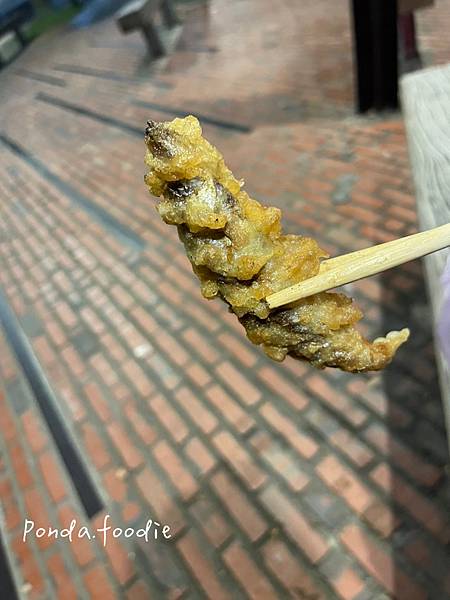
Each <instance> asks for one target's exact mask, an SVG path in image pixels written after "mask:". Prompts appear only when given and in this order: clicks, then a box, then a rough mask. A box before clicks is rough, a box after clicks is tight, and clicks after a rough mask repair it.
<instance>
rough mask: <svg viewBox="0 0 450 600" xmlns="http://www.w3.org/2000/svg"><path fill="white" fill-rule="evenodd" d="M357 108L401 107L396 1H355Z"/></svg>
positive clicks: (360, 109) (361, 110)
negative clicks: (399, 97) (399, 105)
mask: <svg viewBox="0 0 450 600" xmlns="http://www.w3.org/2000/svg"><path fill="white" fill-rule="evenodd" d="M352 12H353V32H354V54H355V63H356V65H355V66H356V69H355V71H356V91H357V108H358V111H359V112H366V111H368V110H371V109H374V110H384V109H387V108H397V107H398V36H397V1H396V0H352Z"/></svg>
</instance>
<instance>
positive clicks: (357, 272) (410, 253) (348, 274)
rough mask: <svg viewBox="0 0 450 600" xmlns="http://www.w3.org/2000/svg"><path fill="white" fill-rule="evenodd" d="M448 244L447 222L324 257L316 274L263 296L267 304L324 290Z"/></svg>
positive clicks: (448, 231)
mask: <svg viewBox="0 0 450 600" xmlns="http://www.w3.org/2000/svg"><path fill="white" fill-rule="evenodd" d="M447 246H450V223H447V225H441V226H440V227H435V228H434V229H430V230H428V231H422V232H420V233H415V234H414V235H409V236H407V237H403V238H400V239H398V240H393V241H392V242H386V243H384V244H378V245H377V246H371V247H370V248H364V250H357V251H356V252H350V253H349V254H343V255H342V256H337V257H336V258H330V259H329V260H325V261H323V262H322V263H321V265H320V270H319V273H318V274H317V275H315V276H314V277H311V278H309V279H305V280H304V281H301V282H300V283H296V284H295V285H292V286H290V287H288V288H285V289H284V290H281V291H279V292H275V294H270V296H267V298H266V301H267V303H268V305H269V307H270V308H276V307H278V306H283V305H284V304H289V303H290V302H294V301H295V300H300V299H301V298H306V297H308V296H312V295H313V294H318V293H319V292H325V291H326V290H331V289H332V288H335V287H338V286H340V285H345V284H346V283H351V282H352V281H358V279H363V278H364V277H370V276H371V275H375V274H376V273H381V272H382V271H387V270H388V269H392V267H397V266H398V265H401V264H403V263H405V262H408V261H410V260H414V259H415V258H420V257H421V256H426V255H427V254H430V253H431V252H436V251H437V250H442V249H443V248H446V247H447Z"/></svg>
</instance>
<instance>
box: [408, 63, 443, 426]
mask: <svg viewBox="0 0 450 600" xmlns="http://www.w3.org/2000/svg"><path fill="white" fill-rule="evenodd" d="M401 98H402V104H403V110H404V117H405V124H406V131H407V136H408V145H409V153H410V159H411V167H412V172H413V177H414V183H415V188H416V203H417V213H418V216H419V224H420V228H421V229H430V228H431V227H436V226H438V225H443V224H445V223H449V222H450V118H449V114H450V65H447V66H444V67H435V68H430V69H426V70H423V71H417V72H415V73H411V74H409V75H405V76H404V77H403V78H402V80H401ZM449 254H450V252H449V250H448V249H447V250H442V251H441V252H435V253H434V254H431V255H430V256H427V257H426V258H425V268H426V278H427V284H428V291H429V296H430V301H431V305H432V310H433V317H434V324H436V320H437V318H438V315H439V311H440V308H441V303H442V287H441V284H440V278H441V275H442V272H443V270H444V266H445V263H446V260H447V258H448V256H449ZM436 359H437V364H438V370H439V380H440V385H441V392H442V399H443V402H444V407H445V412H446V418H447V427H448V432H449V434H450V368H449V365H448V364H447V361H446V360H445V358H444V357H443V356H442V354H441V352H440V349H439V345H438V344H436Z"/></svg>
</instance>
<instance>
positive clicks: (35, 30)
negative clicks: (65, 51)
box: [24, 0, 81, 41]
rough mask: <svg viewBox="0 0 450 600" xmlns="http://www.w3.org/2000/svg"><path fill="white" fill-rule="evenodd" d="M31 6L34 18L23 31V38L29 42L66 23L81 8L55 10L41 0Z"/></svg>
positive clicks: (76, 6) (74, 6)
mask: <svg viewBox="0 0 450 600" xmlns="http://www.w3.org/2000/svg"><path fill="white" fill-rule="evenodd" d="M33 5H34V8H35V11H36V14H35V17H34V19H33V20H32V21H31V22H30V23H29V25H28V26H27V27H26V28H25V31H24V35H25V37H26V38H27V39H28V40H30V41H31V40H32V39H34V38H36V37H38V36H39V35H42V34H43V33H45V32H46V31H48V30H49V29H53V28H54V27H58V26H60V25H64V24H65V23H68V22H69V21H70V20H71V19H72V18H73V17H74V16H75V15H76V14H77V13H78V12H79V10H80V8H81V6H80V5H79V4H77V5H75V4H69V6H64V7H61V8H55V7H53V6H51V5H50V4H48V3H46V2H44V1H43V0H34V2H33Z"/></svg>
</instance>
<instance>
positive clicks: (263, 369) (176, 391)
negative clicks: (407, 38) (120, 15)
mask: <svg viewBox="0 0 450 600" xmlns="http://www.w3.org/2000/svg"><path fill="white" fill-rule="evenodd" d="M347 9H348V7H347V3H346V2H343V0H342V1H341V0H339V1H336V0H321V1H319V2H317V1H315V2H312V1H310V0H304V1H302V2H294V1H293V0H285V1H283V2H282V3H280V5H279V7H277V10H276V16H275V13H274V12H273V3H271V2H269V1H268V0H259V1H258V2H257V1H256V0H245V1H235V2H226V1H225V0H217V1H213V2H212V3H211V5H210V9H209V12H208V10H207V9H205V8H202V6H199V5H185V9H184V13H185V14H184V18H185V26H184V29H183V33H182V35H181V38H180V39H179V41H178V45H177V49H176V51H174V53H173V54H172V55H171V56H170V57H169V58H168V59H164V60H163V61H161V62H160V63H159V64H157V65H156V66H151V65H148V64H146V63H145V61H144V60H143V52H144V49H143V46H142V42H141V40H140V38H139V36H138V35H136V36H134V35H130V36H128V37H126V38H124V37H121V36H120V35H119V33H118V32H117V31H116V28H115V25H114V23H113V22H109V21H108V22H106V23H102V24H99V25H97V26H95V27H93V28H91V29H89V30H85V31H82V32H79V31H78V32H64V33H63V34H61V33H58V32H57V33H55V34H52V35H50V36H48V37H46V38H43V39H41V40H39V41H38V42H36V43H35V44H33V45H32V46H31V47H30V48H29V49H28V50H27V51H26V52H25V53H24V54H23V55H22V56H21V57H20V59H19V60H17V61H16V62H15V63H13V64H12V65H10V66H9V67H8V68H7V69H5V70H4V71H3V72H2V73H0V94H1V102H2V113H1V120H0V198H1V208H0V210H1V221H0V223H1V254H0V257H1V265H2V267H1V269H0V289H1V291H2V292H3V294H4V296H5V298H6V300H7V301H8V303H9V304H10V306H11V307H12V309H13V311H14V313H15V315H16V316H17V318H18V320H19V322H20V325H21V327H22V329H23V331H24V333H25V335H26V337H27V339H28V340H29V342H30V344H31V348H32V350H33V352H34V353H35V355H36V357H37V360H38V362H39V365H40V367H41V369H42V371H43V372H44V373H45V376H46V378H47V380H48V383H49V385H50V387H51V389H52V391H53V393H54V395H55V397H56V398H57V402H58V407H59V410H60V411H61V413H62V416H63V421H64V423H65V424H66V426H67V428H68V430H69V431H70V434H71V436H72V437H73V439H74V440H75V441H76V444H77V447H78V449H79V451H80V453H81V455H82V458H83V459H84V461H85V466H86V468H87V472H88V475H89V477H90V478H91V480H92V482H93V485H94V487H95V488H96V489H97V490H98V494H99V498H100V502H101V504H102V508H101V510H100V511H99V512H96V514H95V515H93V516H92V518H89V517H88V516H87V515H86V512H85V509H84V507H83V505H82V503H81V501H80V496H79V494H78V492H77V489H76V482H75V481H74V480H73V479H72V478H71V474H70V469H68V468H67V465H66V464H65V462H64V460H63V458H62V455H61V453H60V451H59V449H58V447H57V444H56V441H55V438H54V436H53V435H52V434H51V428H49V425H48V423H46V421H45V419H44V416H43V412H42V411H41V410H40V409H39V406H38V404H37V403H36V399H35V397H34V394H33V392H32V390H31V389H30V387H29V384H28V382H27V380H26V377H25V374H24V372H23V370H22V368H21V367H20V366H19V364H18V362H17V359H16V357H15V356H14V354H13V352H12V350H11V347H10V345H9V343H8V341H7V339H6V337H5V334H4V333H1V334H0V356H1V357H2V358H1V362H0V403H1V409H0V430H1V437H0V449H1V462H0V487H1V494H0V496H1V501H2V507H3V516H4V518H3V524H2V536H3V539H4V543H5V545H6V546H7V549H8V553H9V555H10V556H11V558H12V568H13V572H14V574H15V577H16V579H17V583H18V585H19V587H20V589H21V590H22V592H23V594H24V597H26V598H29V599H30V600H40V599H48V598H58V599H62V598H64V600H66V599H68V598H101V599H102V600H103V599H105V598H111V599H112V598H126V599H127V600H138V599H139V600H141V599H146V598H170V599H175V598H205V597H207V598H212V599H213V600H218V599H221V598H225V599H226V598H251V599H258V600H260V599H264V598H298V599H308V600H318V599H322V598H326V599H334V598H341V599H348V600H378V599H382V598H398V599H405V600H415V599H425V598H429V599H431V600H441V599H444V598H447V597H450V576H449V573H450V559H449V555H448V547H449V542H450V520H449V510H448V507H449V502H450V493H449V488H448V483H447V479H446V472H445V465H446V464H447V462H448V450H447V443H446V435H445V430H444V419H443V415H442V405H441V400H440V396H439V390H438V384H437V375H436V369H435V363H434V356H433V344H432V330H431V324H430V315H429V308H428V303H427V300H426V295H425V289H424V280H423V272H422V265H421V263H420V262H418V261H416V262H413V263H409V264H407V265H404V266H403V267H401V268H398V269H395V270H393V271H391V272H388V273H385V274H383V275H380V276H378V277H374V278H371V279H370V280H367V281H364V282H359V283H357V284H354V285H352V286H348V287H349V291H350V292H351V293H352V295H353V296H354V297H355V298H356V300H357V302H358V303H359V305H360V306H361V307H362V309H363V310H364V313H365V318H364V321H363V322H362V329H363V330H364V332H365V333H367V334H368V335H370V336H378V335H380V334H384V333H386V332H387V331H389V330H390V329H394V328H399V327H403V326H409V327H410V328H411V330H412V337H411V340H410V342H409V343H408V344H407V345H406V346H404V348H403V349H402V350H401V351H400V352H399V354H398V356H397V357H396V359H395V361H394V363H393V364H392V365H391V366H390V367H389V368H388V369H386V370H385V371H384V372H383V373H381V374H370V375H348V374H344V373H341V372H338V371H334V370H326V371H316V370H313V369H312V368H310V367H309V366H308V365H305V364H301V363H299V362H295V361H293V360H289V359H288V360H287V361H285V362H284V363H282V364H277V363H274V362H271V361H270V360H269V359H267V358H266V357H265V356H264V355H263V354H262V353H261V351H260V350H258V349H257V348H255V347H254V346H252V345H251V344H250V343H249V342H247V340H246V339H245V337H244V335H243V330H241V327H240V326H239V324H238V323H237V321H236V319H235V318H234V317H232V316H231V315H229V314H228V313H227V311H226V308H225V307H224V305H222V304H221V303H219V302H207V301H206V300H203V299H202V298H201V297H200V293H199V289H198V284H197V282H196V280H195V278H194V277H193V275H192V272H191V268H190V266H189V264H188V261H187V259H186V258H185V256H184V254H183V252H182V248H181V245H180V243H179V242H178V240H177V238H176V233H175V232H174V231H173V228H169V227H167V226H166V225H164V224H163V223H162V222H161V221H160V219H159V217H158V215H157V213H156V211H155V210H154V200H153V199H151V198H150V197H149V196H148V194H147V192H146V190H145V188H144V185H143V183H142V176H143V173H144V166H143V152H144V144H143V135H142V130H143V126H144V124H145V121H146V119H148V118H150V117H151V118H153V119H167V118H172V117H173V116H175V113H176V112H177V111H180V112H181V113H189V112H194V113H196V114H199V115H203V116H205V117H209V121H208V119H204V122H205V126H204V131H205V134H206V136H207V137H208V138H209V139H210V140H211V141H212V142H213V143H215V144H216V145H218V146H219V148H220V149H221V150H222V151H223V153H224V155H225V157H226V159H227V162H228V164H229V166H230V167H231V168H232V169H233V170H234V171H235V174H236V175H237V176H239V177H242V178H243V179H245V181H246V184H247V189H248V191H249V192H250V193H251V194H253V195H254V196H255V197H257V198H258V199H260V200H261V201H263V202H265V203H271V204H274V205H278V206H280V207H281V208H282V209H283V216H284V223H285V226H286V229H287V230H288V231H292V232H297V233H298V232H302V233H304V234H306V235H311V236H314V237H316V238H317V239H319V241H320V243H321V245H322V246H323V247H324V248H325V249H327V250H328V251H329V252H330V253H331V254H336V253H340V252H347V251H350V250H354V249H357V248H361V247H364V246H367V245H370V244H374V243H378V242H383V241H387V240H389V239H392V238H394V237H397V236H402V235H406V234H408V233H412V232H414V231H416V227H417V223H416V214H415V208H414V207H415V204H414V196H413V189H412V181H411V173H410V169H409V163H408V155H407V149H406V141H405V133H404V128H403V124H402V120H401V117H400V116H399V115H396V114H393V115H387V116H385V117H374V116H369V117H364V118H360V117H355V116H352V105H351V104H352V94H353V91H352V81H351V54H350V32H349V16H348V14H347ZM445 23H446V24H447V26H448V25H449V24H450V2H449V1H448V0H447V1H446V2H440V3H439V7H438V8H436V9H434V12H433V13H432V11H427V12H424V13H423V15H421V17H420V22H419V30H420V32H421V36H422V37H421V41H422V44H423V46H424V51H425V53H424V55H425V56H426V60H427V61H429V62H430V63H432V62H442V61H444V60H450V44H449V42H448V39H447V38H448V36H445V35H442V36H441V35H440V34H439V32H440V31H441V30H442V28H443V27H444V24H445ZM433 32H436V35H434V34H433ZM0 331H1V330H0ZM105 515H110V522H111V523H112V524H113V526H114V527H121V528H126V527H135V528H139V527H143V526H144V525H145V523H146V521H147V519H149V518H152V519H154V520H157V521H158V522H159V523H160V524H161V528H160V535H159V538H158V540H152V539H150V540H149V541H148V542H145V541H143V540H142V539H136V538H130V539H125V538H124V537H123V536H122V537H117V538H115V539H113V538H112V537H109V538H108V542H107V544H106V546H104V545H103V544H102V543H101V539H99V537H100V536H98V537H97V538H96V539H95V540H88V539H87V538H76V537H75V538H74V540H73V542H72V543H69V542H68V541H67V540H66V539H62V538H58V539H55V538H54V537H51V538H49V537H47V536H43V537H39V538H37V537H35V536H30V537H29V539H28V540H27V542H26V543H23V542H22V533H23V522H24V519H25V518H26V517H27V518H29V519H33V520H34V521H35V522H36V524H37V525H36V526H40V527H49V526H50V527H53V528H55V527H67V526H68V525H69V524H70V521H71V520H72V519H76V520H77V523H78V526H82V525H85V526H87V527H89V528H91V529H93V528H95V527H100V526H101V524H102V523H103V519H104V517H105ZM165 524H167V525H169V526H170V528H171V534H172V537H171V538H170V540H165V539H164V538H163V537H162V533H161V531H162V525H165Z"/></svg>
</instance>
